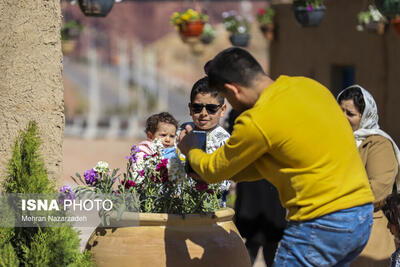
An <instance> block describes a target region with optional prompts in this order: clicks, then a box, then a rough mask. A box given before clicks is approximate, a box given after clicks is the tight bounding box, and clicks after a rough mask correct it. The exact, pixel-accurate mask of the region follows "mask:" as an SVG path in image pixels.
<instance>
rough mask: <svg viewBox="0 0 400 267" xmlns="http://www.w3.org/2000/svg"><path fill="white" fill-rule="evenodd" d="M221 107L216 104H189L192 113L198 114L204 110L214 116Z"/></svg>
mask: <svg viewBox="0 0 400 267" xmlns="http://www.w3.org/2000/svg"><path fill="white" fill-rule="evenodd" d="M220 107H222V105H221V104H220V105H216V104H198V103H190V108H191V109H192V111H193V112H194V113H200V112H201V111H202V110H203V108H206V110H207V113H208V114H215V113H217V111H218V110H219V109H220Z"/></svg>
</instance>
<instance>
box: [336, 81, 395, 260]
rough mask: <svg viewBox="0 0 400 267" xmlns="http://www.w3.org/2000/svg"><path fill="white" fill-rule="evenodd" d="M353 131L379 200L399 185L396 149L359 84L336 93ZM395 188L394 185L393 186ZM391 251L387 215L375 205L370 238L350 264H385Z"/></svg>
mask: <svg viewBox="0 0 400 267" xmlns="http://www.w3.org/2000/svg"><path fill="white" fill-rule="evenodd" d="M337 99H338V102H339V104H340V106H341V107H342V109H343V111H344V113H345V115H346V117H347V119H348V120H349V122H350V125H351V127H352V129H353V132H354V137H355V139H356V143H357V146H358V149H359V152H360V156H361V159H362V161H363V163H364V166H365V169H366V171H367V175H368V179H369V182H370V185H371V188H372V192H373V193H374V196H375V202H374V203H379V202H380V201H381V200H383V199H385V198H386V196H388V195H389V194H391V193H392V192H393V190H397V189H400V183H399V162H400V151H399V149H398V147H397V145H396V143H395V142H394V141H393V139H392V138H391V137H390V136H389V135H388V134H387V133H385V132H384V131H382V130H381V129H380V128H379V124H378V109H377V106H376V103H375V100H374V98H373V97H372V96H371V94H370V93H369V92H368V91H367V90H365V89H364V88H362V87H361V86H359V85H353V86H350V87H348V88H346V89H344V90H343V91H342V92H341V93H340V94H339V95H338V97H337ZM396 188H397V189H396ZM393 251H395V243H394V239H393V236H392V235H391V233H390V231H389V230H388V229H387V219H386V217H385V216H384V214H383V212H382V211H381V210H377V209H375V213H374V224H373V227H372V231H371V235H370V239H369V241H368V243H367V245H366V247H365V248H364V250H363V251H362V253H361V254H360V255H359V256H358V257H357V258H356V259H355V260H354V261H353V263H352V265H351V266H363V267H367V266H374V267H376V266H389V264H390V256H391V254H392V253H393Z"/></svg>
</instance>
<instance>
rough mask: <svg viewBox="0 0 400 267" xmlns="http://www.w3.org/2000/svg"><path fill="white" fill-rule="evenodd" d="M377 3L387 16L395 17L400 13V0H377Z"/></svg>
mask: <svg viewBox="0 0 400 267" xmlns="http://www.w3.org/2000/svg"><path fill="white" fill-rule="evenodd" d="M375 5H376V7H377V8H378V10H379V11H380V12H381V13H382V14H383V15H384V16H386V17H389V18H395V17H396V16H397V15H398V14H400V0H375Z"/></svg>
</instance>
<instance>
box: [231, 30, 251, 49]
mask: <svg viewBox="0 0 400 267" xmlns="http://www.w3.org/2000/svg"><path fill="white" fill-rule="evenodd" d="M229 40H230V41H231V43H232V45H234V46H242V47H246V46H247V45H248V44H249V40H250V34H248V33H244V34H238V33H234V34H232V35H231V36H230V37H229Z"/></svg>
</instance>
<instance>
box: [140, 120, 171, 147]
mask: <svg viewBox="0 0 400 267" xmlns="http://www.w3.org/2000/svg"><path fill="white" fill-rule="evenodd" d="M175 132H176V127H175V125H173V124H170V123H166V122H159V123H158V125H157V130H156V132H155V133H154V134H152V133H150V132H148V133H147V140H149V141H153V140H154V139H156V138H157V139H160V140H161V141H162V143H163V145H164V147H165V148H167V147H171V146H173V145H174V143H175Z"/></svg>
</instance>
